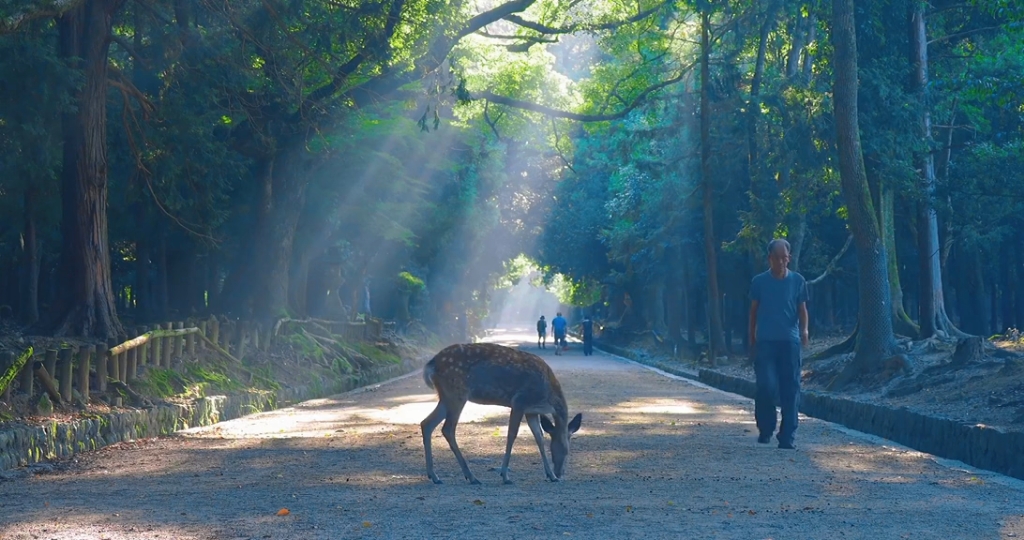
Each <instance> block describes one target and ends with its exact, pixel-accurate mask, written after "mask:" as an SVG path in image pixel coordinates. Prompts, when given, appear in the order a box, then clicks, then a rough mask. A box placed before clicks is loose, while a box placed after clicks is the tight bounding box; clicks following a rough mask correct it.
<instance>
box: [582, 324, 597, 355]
mask: <svg viewBox="0 0 1024 540" xmlns="http://www.w3.org/2000/svg"><path fill="white" fill-rule="evenodd" d="M580 326H582V327H583V356H591V355H592V354H594V321H592V320H590V315H587V316H586V317H584V318H583V322H582V323H580Z"/></svg>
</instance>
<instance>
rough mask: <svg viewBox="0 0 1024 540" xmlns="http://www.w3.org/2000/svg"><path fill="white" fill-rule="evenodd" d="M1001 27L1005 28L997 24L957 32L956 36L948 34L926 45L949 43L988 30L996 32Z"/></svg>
mask: <svg viewBox="0 0 1024 540" xmlns="http://www.w3.org/2000/svg"><path fill="white" fill-rule="evenodd" d="M1003 26H1006V25H1003V24H998V25H995V26H985V27H982V28H975V29H973V30H966V31H963V32H957V33H956V34H950V35H948V36H942V37H937V38H935V39H933V40H931V41H929V42H928V45H931V44H933V43H942V42H943V41H949V40H951V39H956V38H959V37H964V36H969V35H971V34H977V33H979V32H987V31H989V30H998V29H1000V28H1002V27H1003Z"/></svg>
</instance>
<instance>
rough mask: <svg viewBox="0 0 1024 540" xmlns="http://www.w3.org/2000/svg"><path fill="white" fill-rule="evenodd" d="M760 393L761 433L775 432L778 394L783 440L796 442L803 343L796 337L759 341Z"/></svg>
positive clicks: (757, 405)
mask: <svg viewBox="0 0 1024 540" xmlns="http://www.w3.org/2000/svg"><path fill="white" fill-rule="evenodd" d="M754 355H755V356H754V373H755V374H756V376H757V394H756V396H755V397H754V419H755V421H756V422H757V429H758V431H760V432H761V435H762V436H763V435H768V436H771V434H772V433H774V432H775V422H776V420H777V419H778V416H777V415H776V414H775V405H776V398H778V399H777V401H778V405H779V406H780V407H781V408H782V424H781V425H780V426H779V436H778V439H779V442H780V443H790V444H792V443H793V434H794V433H795V432H796V425H797V410H798V408H799V407H800V343H798V342H796V341H758V342H757V346H756V349H755V352H754Z"/></svg>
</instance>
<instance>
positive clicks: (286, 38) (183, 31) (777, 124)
mask: <svg viewBox="0 0 1024 540" xmlns="http://www.w3.org/2000/svg"><path fill="white" fill-rule="evenodd" d="M1022 22H1024V5H1022V4H1021V3H1019V2H1013V1H1010V0H934V1H932V2H930V3H926V2H921V1H917V0H856V1H854V0H833V1H831V2H826V1H814V0H808V1H802V0H722V1H708V0H669V1H666V0H638V1H636V2H623V1H621V0H564V1H559V0H509V1H505V2H502V1H501V0H490V1H480V2H464V1H463V0H307V1H297V0H259V1H257V0H232V1H230V2H216V1H212V0H34V1H29V2H25V1H13V0H0V58H2V59H3V60H0V276H2V277H0V305H3V306H4V307H3V308H2V312H0V314H2V315H3V316H4V318H6V319H13V320H14V321H16V322H17V323H18V324H20V325H22V327H23V328H26V329H27V330H28V331H30V332H34V333H38V334H50V335H68V336H80V337H95V338H110V337H118V336H121V335H123V334H124V327H125V326H126V325H127V324H129V323H139V322H145V321H156V320H167V319H168V318H169V317H172V316H190V315H202V314H209V313H216V314H225V315H229V316H233V317H239V318H255V319H260V320H273V319H275V318H279V317H284V316H292V317H307V316H315V317H323V318H332V319H338V318H342V317H348V318H356V317H359V316H360V314H367V313H372V314H373V315H374V316H376V317H383V318H386V319H394V320H398V321H402V322H407V321H410V320H414V319H415V320H420V321H422V322H424V323H425V324H427V325H428V326H430V327H442V326H444V325H448V324H455V323H454V321H455V320H456V318H460V319H461V320H463V321H465V319H466V318H467V317H468V318H469V319H470V323H471V324H474V325H478V324H480V321H481V320H483V319H484V317H486V315H487V314H488V313H489V312H490V311H493V310H495V309H497V308H498V307H499V304H500V302H501V300H502V291H504V290H507V289H508V288H509V287H510V286H511V285H512V284H513V283H514V282H515V281H516V279H518V278H519V277H520V276H521V275H524V274H525V273H526V272H527V271H528V269H529V268H531V267H536V268H539V269H540V273H541V275H542V276H543V279H544V281H545V283H547V284H549V286H550V287H551V288H552V289H553V290H554V291H556V292H557V293H558V295H559V299H560V300H561V301H562V302H563V303H564V304H566V305H570V306H578V307H580V308H586V309H588V310H592V311H593V312H594V313H595V314H597V315H599V316H600V317H601V318H602V320H603V321H605V324H606V325H607V326H608V327H610V328H614V327H621V328H631V329H645V330H653V331H655V332H657V333H658V334H659V335H663V336H668V339H671V340H674V341H676V342H679V343H683V342H687V343H690V344H694V343H700V344H704V345H703V346H706V347H708V348H709V349H710V352H711V355H712V357H714V356H720V355H724V354H726V353H727V352H731V351H735V350H741V349H742V347H743V344H742V341H743V340H745V339H746V321H747V309H748V306H749V302H748V300H747V289H748V287H749V283H750V279H751V278H752V276H753V275H755V274H756V273H759V272H761V271H763V270H764V269H765V267H766V263H765V246H766V245H767V243H768V241H769V240H770V239H771V238H773V237H783V238H788V240H789V241H790V242H791V244H792V246H793V252H792V263H791V268H792V269H793V270H796V271H799V272H801V273H803V274H804V275H805V276H806V277H807V279H808V281H809V283H810V284H811V285H810V293H811V302H810V308H811V315H812V334H814V333H816V332H821V331H824V330H832V329H837V330H839V329H842V330H845V331H847V332H852V337H853V338H852V339H851V340H850V341H849V346H850V347H851V350H852V348H853V347H854V346H855V347H856V353H857V354H856V357H855V358H856V360H855V362H854V365H855V366H856V367H857V369H860V368H864V369H870V367H871V366H872V364H873V363H875V362H879V361H881V360H882V359H884V358H887V357H889V356H892V354H893V353H894V347H895V336H897V335H903V336H910V337H915V338H926V337H930V336H935V335H938V336H940V337H956V336H962V335H964V334H974V335H983V336H986V337H987V336H989V335H991V334H993V333H1000V332H1004V331H1006V330H1007V329H1009V328H1012V327H1016V328H1020V327H1021V326H1024V26H1022Z"/></svg>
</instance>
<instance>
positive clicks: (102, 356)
mask: <svg viewBox="0 0 1024 540" xmlns="http://www.w3.org/2000/svg"><path fill="white" fill-rule="evenodd" d="M107 356H108V355H107V346H106V345H99V346H97V347H96V357H95V359H94V360H95V361H96V391H97V392H106V391H107V367H108V366H109V365H110V362H109V358H108V357H107Z"/></svg>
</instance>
